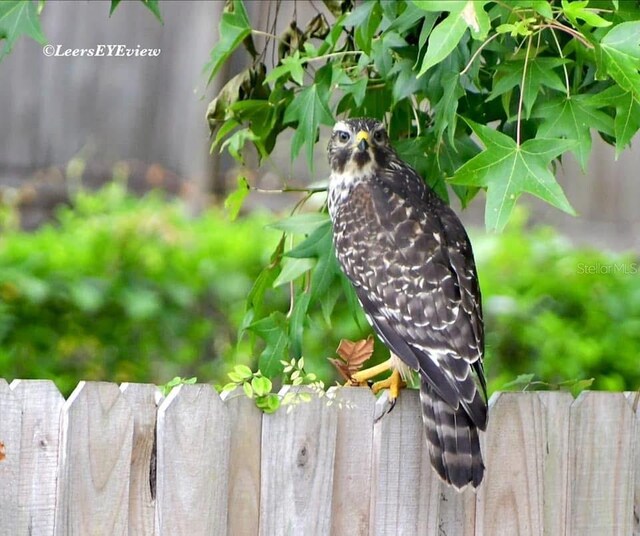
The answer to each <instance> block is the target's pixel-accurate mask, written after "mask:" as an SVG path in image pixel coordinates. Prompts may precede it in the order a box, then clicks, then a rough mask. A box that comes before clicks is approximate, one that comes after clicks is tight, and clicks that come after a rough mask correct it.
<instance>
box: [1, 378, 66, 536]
mask: <svg viewBox="0 0 640 536" xmlns="http://www.w3.org/2000/svg"><path fill="white" fill-rule="evenodd" d="M11 389H12V391H13V393H14V395H15V396H16V398H17V399H18V400H19V403H20V407H21V411H22V439H21V442H20V485H19V487H18V488H17V490H18V495H19V499H18V500H19V504H20V515H19V522H18V523H19V524H18V526H17V527H16V528H15V534H27V533H29V531H31V532H32V533H34V534H52V533H53V528H54V517H55V508H56V486H57V475H58V450H59V446H60V413H61V411H62V406H63V404H64V397H63V396H62V395H61V394H60V391H58V388H57V387H56V385H55V384H54V383H53V382H52V381H49V380H14V381H13V382H11ZM0 532H1V531H0Z"/></svg>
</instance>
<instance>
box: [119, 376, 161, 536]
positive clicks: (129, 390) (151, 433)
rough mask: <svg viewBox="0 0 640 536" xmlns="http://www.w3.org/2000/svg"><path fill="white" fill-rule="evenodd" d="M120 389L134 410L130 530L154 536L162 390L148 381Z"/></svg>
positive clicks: (133, 532)
mask: <svg viewBox="0 0 640 536" xmlns="http://www.w3.org/2000/svg"><path fill="white" fill-rule="evenodd" d="M120 391H121V392H122V395H123V396H124V398H125V399H126V400H127V402H128V403H129V406H130V407H131V411H132V413H133V447H132V453H131V480H130V484H129V533H130V534H138V535H140V536H145V535H152V534H154V523H155V494H156V452H155V440H156V417H157V411H158V408H157V405H156V403H157V401H158V400H159V398H160V390H159V389H158V388H157V387H156V386H155V385H152V384H148V383H147V384H145V383H123V384H122V385H121V386H120Z"/></svg>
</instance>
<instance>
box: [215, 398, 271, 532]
mask: <svg viewBox="0 0 640 536" xmlns="http://www.w3.org/2000/svg"><path fill="white" fill-rule="evenodd" d="M222 399H223V400H224V403H225V406H226V407H227V414H228V416H229V425H230V429H231V442H230V446H229V513H228V516H227V519H228V534H229V535H230V536H234V535H235V534H238V535H247V536H249V535H251V536H257V534H258V531H259V526H260V523H259V517H260V458H261V449H262V412H261V411H260V410H259V409H258V408H257V407H256V404H255V402H254V401H253V400H251V399H249V398H247V397H246V396H245V395H244V392H243V390H242V389H240V388H239V389H237V390H235V391H232V392H230V393H229V392H227V393H224V395H223V396H222Z"/></svg>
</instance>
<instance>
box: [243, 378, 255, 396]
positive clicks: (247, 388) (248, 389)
mask: <svg viewBox="0 0 640 536" xmlns="http://www.w3.org/2000/svg"><path fill="white" fill-rule="evenodd" d="M242 390H243V391H244V394H245V395H246V396H247V398H253V387H251V384H250V383H249V382H244V383H243V384H242Z"/></svg>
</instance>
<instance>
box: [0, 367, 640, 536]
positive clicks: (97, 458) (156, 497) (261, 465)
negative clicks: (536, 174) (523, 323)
mask: <svg viewBox="0 0 640 536" xmlns="http://www.w3.org/2000/svg"><path fill="white" fill-rule="evenodd" d="M416 395H417V393H416V392H412V391H407V392H403V393H402V395H401V396H400V399H399V402H398V404H397V406H396V408H395V409H394V410H393V411H392V412H391V413H390V414H389V415H387V416H385V417H383V418H382V419H380V420H379V421H378V422H377V423H375V424H374V414H375V411H376V402H375V399H374V397H373V396H372V395H371V393H370V392H369V391H368V390H367V389H358V388H345V389H340V390H339V392H338V395H337V397H338V399H339V400H341V401H342V402H343V403H345V402H348V406H349V407H343V408H342V409H340V408H338V407H337V404H334V405H331V406H329V405H327V403H326V399H317V398H314V399H313V400H312V402H310V403H301V404H299V405H297V406H295V408H294V409H293V411H291V412H290V413H287V412H286V411H278V412H276V413H275V414H273V415H263V414H262V413H260V412H259V411H258V410H257V409H256V407H255V406H254V404H253V402H252V401H251V400H249V399H247V398H246V397H244V396H233V395H232V396H230V397H228V398H227V399H226V400H224V401H223V400H221V399H220V397H219V396H218V395H217V394H216V393H215V391H214V390H213V389H212V388H211V387H210V386H209V385H185V386H181V387H179V388H176V389H174V390H173V391H172V393H171V394H170V395H169V396H168V397H167V398H166V399H164V400H161V397H160V396H159V393H158V390H157V388H156V387H155V386H153V385H141V384H123V385H122V386H120V387H118V386H117V385H115V384H111V383H99V382H96V383H94V382H82V383H80V384H79V385H78V387H77V389H76V390H75V391H74V392H73V394H72V395H71V396H70V397H69V399H68V400H66V401H65V400H64V399H63V397H62V396H61V395H60V393H59V392H58V390H57V389H56V387H55V386H54V384H53V383H51V382H49V381H24V380H16V381H14V382H13V383H11V385H8V384H7V383H6V382H5V381H4V380H0V535H2V536H20V535H23V534H24V535H27V534H29V535H49V534H56V535H60V536H61V535H64V536H72V535H80V536H90V535H98V534H99V535H105V536H113V535H120V534H130V535H147V534H159V535H171V536H180V535H188V536H197V535H201V534H202V535H215V536H219V535H221V536H224V535H229V536H236V535H241V536H242V535H257V534H260V535H264V536H278V535H292V536H307V535H316V534H317V535H324V534H332V535H336V536H343V535H344V536H351V535H365V534H376V535H393V536H396V535H442V536H444V535H447V536H458V535H462V536H466V535H473V534H483V535H486V536H499V535H508V536H513V535H529V534H532V535H549V536H556V535H576V536H578V535H579V536H589V535H597V536H609V535H624V536H629V535H633V534H638V533H639V532H640V528H639V527H640V524H639V520H638V514H639V513H640V425H638V424H637V421H638V418H640V412H635V409H636V408H637V402H638V399H637V397H636V395H637V393H626V394H624V393H602V392H585V393H583V394H582V395H581V396H580V397H579V398H578V399H576V400H575V401H574V400H573V399H572V398H571V396H570V395H569V394H567V393H558V392H544V393H498V394H496V395H494V396H493V398H492V399H491V409H490V421H489V429H488V431H487V433H486V434H484V435H483V451H484V456H485V460H486V465H487V473H486V477H485V482H484V483H483V484H482V486H481V487H480V489H479V491H478V492H477V493H474V492H473V491H471V490H467V491H465V492H464V493H461V494H459V493H456V492H455V491H453V490H451V489H449V488H447V486H445V485H444V484H442V483H441V482H440V481H439V480H438V478H437V477H436V476H435V474H434V473H433V471H432V470H431V468H430V465H429V461H428V455H427V452H426V447H425V443H424V438H423V431H422V421H421V418H420V416H419V402H418V398H417V396H416ZM634 449H635V450H634ZM634 501H635V502H634ZM634 505H635V506H634Z"/></svg>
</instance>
